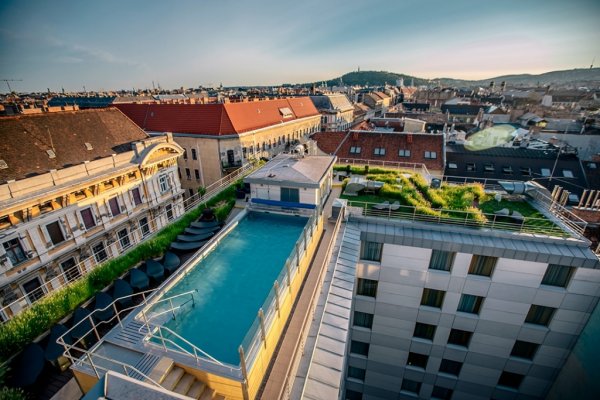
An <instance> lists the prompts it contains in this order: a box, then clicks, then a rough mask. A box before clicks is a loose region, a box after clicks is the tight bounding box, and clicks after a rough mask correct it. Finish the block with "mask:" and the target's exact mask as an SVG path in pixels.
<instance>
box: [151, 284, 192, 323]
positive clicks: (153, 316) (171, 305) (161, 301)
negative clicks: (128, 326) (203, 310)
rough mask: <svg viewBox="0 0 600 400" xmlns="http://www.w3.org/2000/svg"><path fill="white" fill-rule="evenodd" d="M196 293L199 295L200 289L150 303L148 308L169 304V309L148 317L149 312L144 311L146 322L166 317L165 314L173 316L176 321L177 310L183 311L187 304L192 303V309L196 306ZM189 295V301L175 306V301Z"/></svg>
mask: <svg viewBox="0 0 600 400" xmlns="http://www.w3.org/2000/svg"><path fill="white" fill-rule="evenodd" d="M196 293H198V289H194V290H190V291H187V292H185V293H179V294H176V295H173V296H170V297H167V298H164V299H159V300H156V301H153V302H152V303H150V305H149V307H148V308H153V307H156V306H157V305H158V304H161V303H169V308H167V309H166V310H163V311H158V312H155V313H151V314H150V316H148V314H149V310H142V314H143V316H144V322H149V321H150V320H152V319H154V318H158V317H160V316H161V315H165V314H171V315H172V316H173V319H175V311H176V310H180V309H182V308H183V306H185V305H186V304H188V303H190V302H191V303H192V307H195V306H196V301H195V299H194V294H196ZM188 295H189V296H190V298H189V299H187V300H185V301H184V302H183V303H181V304H179V305H177V306H174V305H173V300H174V299H178V298H180V297H186V296H188Z"/></svg>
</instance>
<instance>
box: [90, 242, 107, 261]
mask: <svg viewBox="0 0 600 400" xmlns="http://www.w3.org/2000/svg"><path fill="white" fill-rule="evenodd" d="M92 252H93V253H94V258H95V259H96V262H102V261H104V260H106V259H107V258H108V254H107V253H106V249H105V248H104V243H102V242H100V243H98V244H97V245H95V246H94V247H92Z"/></svg>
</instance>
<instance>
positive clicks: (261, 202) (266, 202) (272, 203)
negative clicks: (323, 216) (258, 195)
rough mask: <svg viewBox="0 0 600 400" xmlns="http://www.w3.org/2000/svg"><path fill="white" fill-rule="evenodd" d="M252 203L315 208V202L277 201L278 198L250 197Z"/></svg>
mask: <svg viewBox="0 0 600 400" xmlns="http://www.w3.org/2000/svg"><path fill="white" fill-rule="evenodd" d="M250 201H251V202H252V203H256V204H264V205H267V206H278V207H286V208H308V209H311V210H314V209H315V208H317V206H316V205H315V204H307V203H294V202H291V201H278V200H266V199H251V200H250Z"/></svg>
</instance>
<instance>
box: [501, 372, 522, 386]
mask: <svg viewBox="0 0 600 400" xmlns="http://www.w3.org/2000/svg"><path fill="white" fill-rule="evenodd" d="M524 377H525V376H524V375H521V374H515V373H513V372H507V371H504V372H502V375H500V379H498V386H506V387H509V388H511V389H518V388H519V386H521V382H523V378H524Z"/></svg>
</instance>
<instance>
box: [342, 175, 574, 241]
mask: <svg viewBox="0 0 600 400" xmlns="http://www.w3.org/2000/svg"><path fill="white" fill-rule="evenodd" d="M335 169H336V170H337V171H345V172H346V174H347V175H349V176H356V175H360V176H362V177H364V178H365V179H367V180H368V181H378V182H382V183H383V186H381V188H380V189H378V190H369V189H370V188H366V190H361V191H359V192H358V193H357V194H356V195H351V194H350V195H349V194H348V193H347V191H345V190H344V192H343V193H342V195H341V196H340V197H341V198H343V199H347V200H348V201H349V205H350V206H355V207H362V208H363V214H364V215H370V216H382V217H389V218H410V219H415V220H421V221H429V222H440V223H451V224H462V225H469V226H475V227H486V228H494V229H505V230H511V231H515V230H516V231H520V232H523V233H537V234H545V235H548V234H551V235H556V236H566V233H565V232H564V231H563V230H562V229H561V228H560V227H558V226H557V225H555V224H554V223H553V222H552V221H550V220H549V219H547V218H546V217H545V216H544V215H543V214H542V213H540V212H539V211H538V210H537V209H536V208H535V207H533V206H532V205H530V204H529V203H528V202H527V201H526V200H525V199H524V198H519V197H517V196H511V197H510V199H508V198H507V197H505V196H502V197H500V196H498V195H496V194H495V193H487V192H486V191H485V190H484V187H483V185H481V184H478V183H471V184H460V185H455V184H451V183H446V182H444V183H442V184H441V185H440V187H439V188H432V187H431V185H430V183H429V182H428V181H427V180H426V179H425V178H424V177H423V176H422V175H420V174H418V173H415V172H413V171H405V170H388V169H382V168H369V167H368V166H366V167H351V166H336V167H335ZM349 180H350V179H349V178H346V179H345V180H344V184H343V188H344V189H346V186H347V184H348V182H349Z"/></svg>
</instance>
